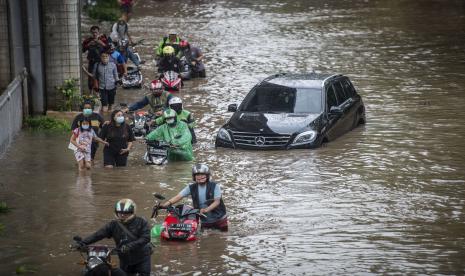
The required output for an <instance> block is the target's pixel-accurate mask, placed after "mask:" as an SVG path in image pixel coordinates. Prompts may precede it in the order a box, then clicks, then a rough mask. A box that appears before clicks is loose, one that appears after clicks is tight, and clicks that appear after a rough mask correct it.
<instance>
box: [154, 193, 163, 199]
mask: <svg viewBox="0 0 465 276" xmlns="http://www.w3.org/2000/svg"><path fill="white" fill-rule="evenodd" d="M153 196H154V197H155V198H156V199H159V200H165V197H164V196H162V195H161V194H157V193H153Z"/></svg>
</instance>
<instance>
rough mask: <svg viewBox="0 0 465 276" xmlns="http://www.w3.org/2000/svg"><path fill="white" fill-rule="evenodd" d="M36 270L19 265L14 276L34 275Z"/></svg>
mask: <svg viewBox="0 0 465 276" xmlns="http://www.w3.org/2000/svg"><path fill="white" fill-rule="evenodd" d="M36 272H37V269H35V268H31V267H28V266H26V265H20V266H18V267H17V268H16V274H17V275H21V274H26V273H36Z"/></svg>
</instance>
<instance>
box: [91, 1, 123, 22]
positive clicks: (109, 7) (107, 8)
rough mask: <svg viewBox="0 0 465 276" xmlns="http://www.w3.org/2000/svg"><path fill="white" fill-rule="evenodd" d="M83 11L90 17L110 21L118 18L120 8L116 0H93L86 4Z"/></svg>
mask: <svg viewBox="0 0 465 276" xmlns="http://www.w3.org/2000/svg"><path fill="white" fill-rule="evenodd" d="M84 11H85V12H87V14H88V15H89V17H90V18H93V19H96V20H99V21H111V22H114V21H116V20H118V18H119V16H120V10H119V6H118V1H115V0H94V1H91V3H90V4H88V5H86V7H85V9H84Z"/></svg>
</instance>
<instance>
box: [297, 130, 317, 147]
mask: <svg viewBox="0 0 465 276" xmlns="http://www.w3.org/2000/svg"><path fill="white" fill-rule="evenodd" d="M315 139H316V131H314V130H308V131H304V132H302V133H300V134H299V135H297V136H296V137H295V139H294V142H292V145H293V146H298V145H303V144H308V143H311V142H313V141H314V140H315Z"/></svg>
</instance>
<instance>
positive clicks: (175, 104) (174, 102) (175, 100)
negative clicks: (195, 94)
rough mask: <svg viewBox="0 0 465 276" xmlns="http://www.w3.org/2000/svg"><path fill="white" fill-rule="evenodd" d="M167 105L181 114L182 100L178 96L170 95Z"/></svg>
mask: <svg viewBox="0 0 465 276" xmlns="http://www.w3.org/2000/svg"><path fill="white" fill-rule="evenodd" d="M168 105H169V106H170V108H171V109H173V110H174V111H176V113H178V114H181V111H182V100H181V98H179V97H172V98H171V99H170V100H169V101H168Z"/></svg>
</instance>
